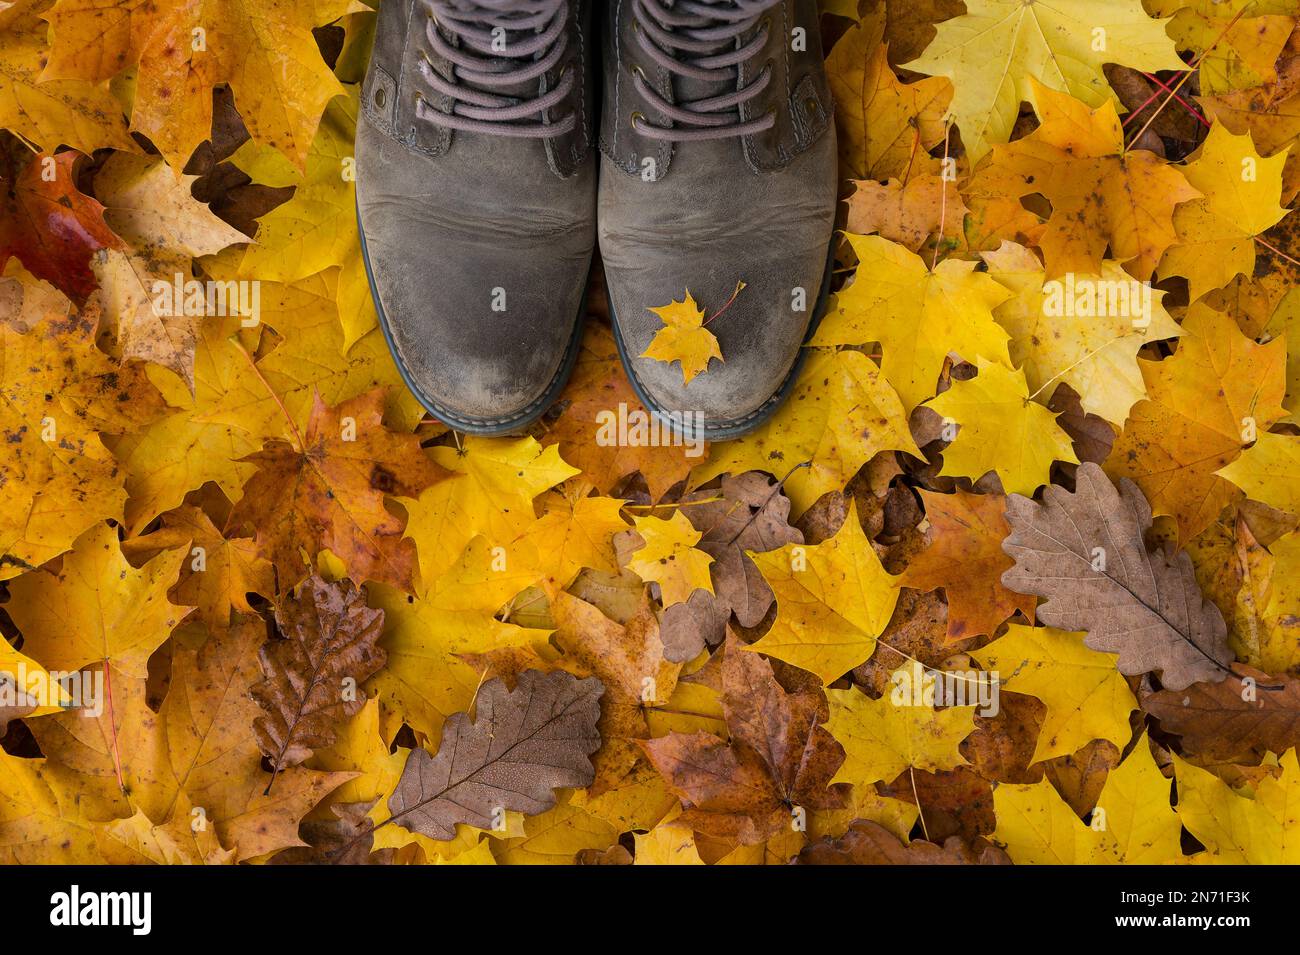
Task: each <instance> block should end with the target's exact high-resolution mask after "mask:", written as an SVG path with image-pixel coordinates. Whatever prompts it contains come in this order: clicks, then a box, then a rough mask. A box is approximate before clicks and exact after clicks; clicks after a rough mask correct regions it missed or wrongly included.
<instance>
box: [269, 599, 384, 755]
mask: <svg viewBox="0 0 1300 955" xmlns="http://www.w3.org/2000/svg"><path fill="white" fill-rule="evenodd" d="M275 622H276V624H277V625H278V627H279V629H280V633H281V634H283V635H284V639H272V640H269V641H267V643H266V644H264V645H263V647H262V650H261V652H260V653H259V654H258V662H259V663H261V665H262V673H263V674H264V675H265V679H264V680H262V682H260V683H258V684H257V685H256V686H254V687H253V689H252V694H253V699H255V700H257V702H258V704H259V705H260V706H261V707H262V709H263V710H265V711H266V714H265V715H263V716H261V717H259V718H258V719H257V722H256V723H254V724H253V732H254V733H255V734H256V735H257V743H258V745H259V746H260V747H261V748H262V752H263V753H264V754H265V755H266V757H267V759H269V760H270V761H271V769H272V770H273V771H274V772H276V773H279V772H280V771H281V770H282V769H285V768H287V767H289V766H297V765H298V764H299V763H301V762H302V761H303V760H305V759H307V757H309V756H310V755H311V754H312V752H313V751H315V750H316V749H318V748H320V747H322V746H332V745H333V744H334V742H335V741H336V740H337V738H338V724H339V723H341V722H343V721H344V720H346V719H347V718H348V717H351V716H355V715H356V714H357V712H358V711H360V709H361V707H363V706H364V705H365V702H366V701H365V697H364V695H362V693H361V691H360V690H359V687H360V685H361V684H362V683H364V682H365V681H366V680H367V679H369V678H370V677H371V676H372V675H373V674H374V673H375V672H376V671H377V670H378V669H379V668H380V667H382V666H383V665H384V661H385V659H387V656H388V655H387V654H386V653H385V652H384V650H383V649H382V648H381V647H379V646H378V644H377V643H376V641H378V639H379V635H380V633H382V632H383V629H384V612H383V611H382V610H372V609H371V608H369V607H367V606H366V595H365V593H364V592H363V591H360V590H358V589H357V588H356V587H355V586H354V585H353V583H352V581H350V580H342V581H339V582H338V583H329V582H328V581H325V580H322V579H321V578H320V577H318V576H316V575H315V574H312V576H310V577H308V578H307V579H306V580H305V581H303V582H302V583H301V584H300V585H299V586H298V594H297V596H296V597H295V596H294V595H292V594H290V595H288V596H286V597H284V598H281V599H280V600H279V601H277V602H276V606H275Z"/></svg>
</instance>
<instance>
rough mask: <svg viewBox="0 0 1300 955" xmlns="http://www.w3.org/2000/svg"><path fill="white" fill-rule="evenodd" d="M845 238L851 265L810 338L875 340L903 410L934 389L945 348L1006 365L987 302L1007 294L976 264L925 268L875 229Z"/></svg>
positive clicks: (822, 341)
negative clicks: (853, 258)
mask: <svg viewBox="0 0 1300 955" xmlns="http://www.w3.org/2000/svg"><path fill="white" fill-rule="evenodd" d="M846 238H847V239H848V240H849V244H850V245H852V247H853V252H854V254H855V255H857V257H858V271H857V274H856V276H855V278H854V280H853V284H852V285H850V286H849V287H848V289H846V290H845V291H843V292H841V293H840V294H839V296H838V297H837V299H836V310H835V311H834V312H832V313H831V314H829V315H827V316H826V319H825V321H823V322H822V325H821V327H820V328H819V329H818V330H817V333H816V335H814V336H813V340H812V342H811V344H813V345H864V344H867V343H868V342H880V345H881V349H882V351H883V358H882V360H881V367H882V368H883V369H884V371H885V377H886V378H888V379H889V383H890V384H891V385H893V386H894V388H895V389H896V390H897V391H898V396H899V397H900V398H902V399H903V408H904V410H905V411H907V412H908V413H911V411H912V409H913V408H915V407H916V406H917V405H919V404H921V403H922V402H923V401H925V400H926V399H927V398H929V397H931V396H932V395H933V394H934V391H935V388H936V387H937V386H938V382H939V373H940V372H941V371H942V370H943V365H944V360H945V359H946V358H947V356H948V354H949V353H950V352H952V353H956V354H958V355H960V356H961V357H962V358H965V359H966V360H967V361H974V360H975V359H976V358H981V357H982V358H988V359H990V360H992V361H1000V362H1002V363H1003V364H1006V365H1010V363H1011V358H1010V355H1009V354H1008V353H1007V333H1006V332H1005V331H1004V330H1003V329H1002V327H1001V326H1000V325H998V323H997V322H995V321H994V320H993V309H994V308H996V307H997V306H999V305H1001V304H1002V303H1003V302H1004V301H1006V300H1007V299H1008V298H1010V297H1011V293H1010V292H1009V291H1007V290H1006V289H1004V288H1003V287H1002V286H1001V285H999V284H998V283H997V282H995V281H993V280H992V279H991V278H989V277H988V276H987V275H985V274H984V273H982V272H976V271H975V266H976V264H977V263H975V262H963V261H961V260H959V259H945V260H944V261H943V262H940V263H939V265H938V266H937V267H936V268H935V269H934V270H933V271H931V270H930V269H928V268H926V265H925V262H924V261H923V260H922V259H921V257H920V256H919V255H917V254H916V253H914V252H911V251H910V250H908V249H906V248H904V247H903V246H901V245H898V244H897V243H894V242H890V241H888V240H886V239H882V238H880V237H879V236H857V235H852V234H849V235H847V236H846Z"/></svg>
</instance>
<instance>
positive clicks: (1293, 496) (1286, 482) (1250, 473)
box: [1214, 432, 1300, 514]
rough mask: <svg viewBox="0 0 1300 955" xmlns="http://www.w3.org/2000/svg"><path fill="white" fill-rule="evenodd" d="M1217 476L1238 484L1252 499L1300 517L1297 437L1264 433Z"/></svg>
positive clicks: (1299, 468)
mask: <svg viewBox="0 0 1300 955" xmlns="http://www.w3.org/2000/svg"><path fill="white" fill-rule="evenodd" d="M1214 473H1215V474H1217V475H1218V476H1219V477H1221V478H1226V479H1227V480H1229V481H1231V482H1232V483H1233V484H1235V485H1237V487H1239V488H1241V489H1242V490H1243V491H1245V492H1246V496H1247V497H1249V498H1250V499H1251V500H1254V501H1262V502H1264V503H1265V504H1267V505H1268V506H1269V507H1276V508H1277V509H1278V510H1280V511H1287V512H1288V513H1291V514H1300V438H1296V437H1295V436H1294V435H1282V434H1273V433H1271V432H1265V433H1264V434H1261V435H1260V436H1259V438H1258V439H1257V440H1256V441H1255V443H1254V444H1253V445H1251V446H1250V447H1249V448H1247V449H1246V450H1245V451H1243V452H1241V456H1240V457H1238V458H1237V459H1236V460H1235V461H1233V462H1232V463H1231V464H1229V465H1227V466H1226V467H1222V468H1219V470H1217V471H1215V472H1214Z"/></svg>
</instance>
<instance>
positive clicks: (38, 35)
mask: <svg viewBox="0 0 1300 955" xmlns="http://www.w3.org/2000/svg"><path fill="white" fill-rule="evenodd" d="M5 7H6V8H7V9H3V8H0V127H3V128H5V129H11V130H13V131H14V132H15V133H17V134H18V135H20V136H22V137H23V138H24V139H27V140H29V141H30V142H32V143H35V144H36V145H37V147H38V148H41V149H44V150H49V151H52V150H54V149H55V147H57V146H58V145H59V144H60V143H67V144H68V145H69V146H72V147H73V148H74V149H77V150H79V151H80V152H83V153H86V154H87V155H89V154H90V153H92V152H94V151H95V150H96V149H100V148H101V147H111V148H113V149H121V150H125V151H127V152H138V151H139V147H138V146H136V144H135V141H134V140H133V139H132V138H131V135H130V133H128V132H127V128H126V117H125V116H124V115H123V110H122V104H121V103H119V102H118V101H117V99H116V98H114V96H113V94H112V93H110V92H109V91H108V90H107V89H105V88H104V87H102V86H100V85H98V84H97V83H95V82H87V81H86V80H84V79H77V78H71V79H59V80H50V79H49V78H48V77H43V76H42V72H41V71H42V70H43V69H44V68H45V64H46V61H47V59H48V58H49V44H48V43H47V42H46V36H47V34H48V33H49V24H47V23H46V22H45V20H43V19H42V18H41V15H42V13H43V12H44V7H45V3H44V2H43V0H18V2H16V3H13V4H5Z"/></svg>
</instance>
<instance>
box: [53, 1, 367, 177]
mask: <svg viewBox="0 0 1300 955" xmlns="http://www.w3.org/2000/svg"><path fill="white" fill-rule="evenodd" d="M354 6H355V2H354V0H315V2H312V3H301V2H298V0H264V2H262V3H258V4H256V5H249V4H246V3H243V2H241V0H207V2H204V3H199V4H186V3H174V4H167V5H162V6H160V5H158V4H153V3H144V2H141V0H116V2H111V3H104V2H103V0H58V2H57V3H55V4H54V6H53V7H52V8H51V9H50V10H49V12H48V13H47V14H46V16H47V19H48V20H49V22H50V26H51V27H52V29H53V34H54V39H53V45H52V48H51V50H50V55H49V64H48V66H47V67H46V68H45V72H44V74H43V77H44V78H46V79H54V78H65V79H66V78H76V79H81V80H86V81H89V82H91V83H99V82H102V81H104V80H107V79H110V78H112V77H113V76H116V75H117V74H118V73H120V72H122V71H123V70H125V69H128V68H130V67H133V66H137V65H138V73H137V77H136V82H135V105H134V109H133V111H132V115H131V128H132V129H133V130H137V131H139V132H141V133H144V134H145V135H146V136H148V137H149V139H150V141H152V142H153V144H154V145H155V146H157V147H158V150H159V151H160V152H161V153H162V154H163V155H164V156H165V157H166V158H167V162H168V164H169V165H170V166H171V167H172V168H173V169H175V170H176V171H177V172H178V173H179V172H180V170H181V168H182V167H183V166H184V165H185V162H186V160H187V159H189V157H190V155H191V154H192V153H193V152H194V150H195V149H196V148H197V147H198V145H199V144H200V143H201V142H203V141H204V140H205V139H207V138H208V136H209V134H210V132H211V129H212V88H213V87H214V86H218V85H220V84H222V83H225V84H228V85H229V86H230V89H231V91H232V92H233V93H234V95H235V103H236V105H237V107H238V109H239V113H240V116H241V117H242V118H243V120H244V123H245V125H246V126H247V127H248V131H249V133H250V134H251V135H252V136H253V138H254V139H256V140H257V141H259V142H263V143H267V144H271V145H274V146H276V147H277V148H278V149H280V150H282V151H283V152H284V153H285V155H287V156H288V157H289V158H290V159H292V160H293V161H294V162H295V163H297V164H298V165H299V166H301V165H302V163H303V159H304V157H305V155H306V153H307V147H308V145H309V144H310V143H311V139H312V135H313V134H314V133H315V131H316V124H317V123H318V122H319V121H320V116H321V111H322V110H324V108H325V104H326V103H328V102H329V101H330V100H331V99H333V98H334V97H335V96H337V95H339V94H340V93H341V92H342V91H343V90H342V86H341V85H340V84H339V81H338V80H337V79H335V77H334V74H333V73H331V72H330V70H329V68H328V67H327V66H326V65H325V62H324V60H323V59H322V58H321V56H320V51H319V48H318V47H317V46H316V40H315V38H314V37H313V36H312V32H311V31H312V29H313V28H315V27H318V26H323V25H324V24H326V23H329V22H330V21H332V20H336V19H338V18H339V17H340V16H342V15H343V14H344V13H347V12H349V11H350V10H351V9H353V8H354Z"/></svg>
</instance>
